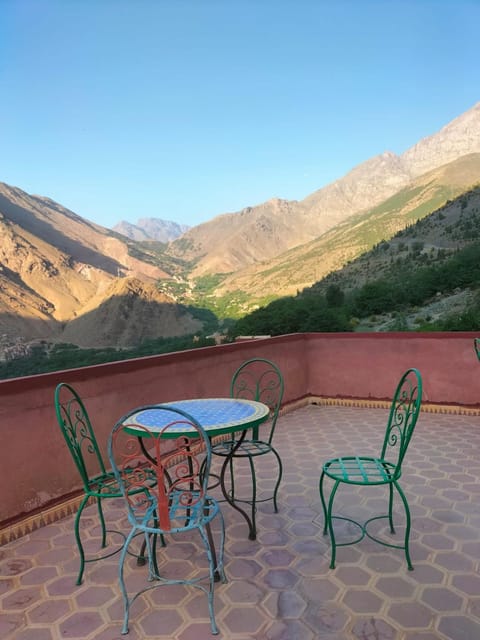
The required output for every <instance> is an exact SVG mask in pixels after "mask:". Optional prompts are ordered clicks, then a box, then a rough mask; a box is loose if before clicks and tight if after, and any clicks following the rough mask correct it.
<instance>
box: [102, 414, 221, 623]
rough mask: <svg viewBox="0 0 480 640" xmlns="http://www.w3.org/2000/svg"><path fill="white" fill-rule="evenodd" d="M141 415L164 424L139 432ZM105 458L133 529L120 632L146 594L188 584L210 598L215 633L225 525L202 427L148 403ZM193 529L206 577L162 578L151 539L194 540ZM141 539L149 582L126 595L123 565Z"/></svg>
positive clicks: (125, 422)
mask: <svg viewBox="0 0 480 640" xmlns="http://www.w3.org/2000/svg"><path fill="white" fill-rule="evenodd" d="M139 412H148V414H149V415H151V414H152V413H154V414H155V416H156V418H155V423H156V424H158V416H159V415H160V416H161V418H160V420H161V424H163V425H164V426H163V427H162V428H161V429H159V430H156V431H155V432H153V431H151V430H150V429H149V428H148V427H146V426H140V425H139V424H138V423H137V422H136V421H135V418H134V414H137V415H138V414H139ZM179 429H180V430H182V429H184V430H188V431H189V432H191V435H190V433H189V435H188V437H187V436H186V435H178V430H179ZM108 456H109V459H110V462H111V465H112V469H113V473H114V474H115V478H116V479H117V482H118V484H119V486H120V488H121V491H122V495H123V497H124V500H125V505H126V508H127V513H128V520H129V522H130V525H131V531H130V533H129V534H128V535H127V538H126V540H125V544H124V547H123V550H122V552H121V554H120V559H119V580H120V587H121V592H122V597H123V603H124V621H123V628H122V634H125V633H128V623H129V615H130V608H131V605H132V603H133V602H134V601H135V600H136V599H137V598H138V597H139V596H140V595H141V594H142V593H144V592H145V591H149V590H150V589H154V588H156V587H158V586H161V585H169V584H170V585H173V584H186V585H192V586H195V587H197V588H199V589H201V590H202V591H204V592H205V593H206V594H207V597H208V608H209V615H210V623H211V629H212V633H213V634H217V633H218V628H217V625H216V622H215V614H214V606H213V597H214V582H215V581H216V580H221V581H222V582H226V578H225V573H224V569H223V549H224V539H225V525H224V521H223V515H222V512H221V511H220V508H219V506H218V503H217V502H216V501H215V500H214V499H213V498H212V497H210V496H209V495H208V493H207V488H208V480H209V472H210V463H211V448H210V441H209V439H208V437H207V435H206V434H205V431H204V429H203V428H202V427H201V425H200V424H199V423H198V422H197V421H196V420H195V419H194V418H193V417H191V416H190V415H189V414H187V413H185V412H184V411H181V410H180V409H176V408H174V407H169V406H166V405H151V406H145V407H141V408H137V409H135V410H133V411H131V412H130V413H128V414H126V415H125V416H123V417H122V418H121V419H120V420H119V421H118V422H117V423H116V425H115V426H114V428H113V430H112V433H111V434H110V438H109V440H108ZM133 493H134V495H132V494H133ZM217 516H218V520H219V522H220V544H219V547H218V549H217V550H216V549H215V546H214V543H213V536H212V532H211V527H210V525H211V523H212V521H213V520H214V519H215V518H216V517H217ZM194 531H198V532H199V534H200V538H201V540H202V542H203V545H204V547H205V550H206V554H207V560H208V573H207V575H201V576H198V575H197V576H195V577H185V578H178V579H170V578H167V577H165V576H162V575H160V572H159V570H158V567H157V562H156V557H155V550H156V548H155V544H154V543H155V540H156V537H157V536H158V535H160V536H162V537H168V536H170V535H171V534H184V535H185V536H186V537H187V539H191V538H192V534H193V532H194ZM139 533H140V534H143V536H144V540H145V542H144V544H145V546H146V550H147V557H148V580H149V581H150V583H152V582H153V584H148V585H147V586H146V587H144V588H143V589H141V590H140V591H138V592H137V593H135V594H134V595H133V596H129V595H128V592H127V587H126V584H125V575H124V564H125V558H126V556H127V553H128V548H129V545H130V543H131V541H132V539H133V538H134V537H135V536H136V535H137V534H139ZM152 539H153V543H152ZM203 583H206V585H205V584H203Z"/></svg>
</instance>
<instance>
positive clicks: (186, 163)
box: [0, 0, 480, 227]
mask: <svg viewBox="0 0 480 640" xmlns="http://www.w3.org/2000/svg"><path fill="white" fill-rule="evenodd" d="M479 25H480V0H470V1H467V0H451V1H450V0H430V1H428V0H384V1H381V0H376V1H374V0H350V1H348V0H329V1H323V0H0V88H1V93H0V136H1V137H0V145H1V146H0V181H2V182H7V183H8V184H11V185H14V186H17V187H19V188H21V189H23V190H25V191H27V192H29V193H34V194H39V195H44V196H48V197H50V198H53V199H54V200H56V201H57V202H59V203H61V204H62V205H64V206H66V207H68V208H69V209H71V210H73V211H75V212H76V213H78V214H79V215H81V216H82V217H84V218H87V219H89V220H94V221H96V222H98V223H99V224H103V225H104V226H107V227H111V226H113V225H115V224H116V223H117V222H119V221H120V220H128V221H129V222H133V223H134V222H136V221H137V220H138V218H141V217H157V218H164V219H167V220H174V221H176V222H179V223H183V224H189V225H195V224H199V223H200V222H203V221H205V220H209V219H211V218H213V217H214V216H216V215H218V214H220V213H227V212H233V211H238V210H240V209H242V208H243V207H246V206H251V205H256V204H259V203H261V202H264V201H265V200H268V199H269V198H271V197H280V198H287V199H302V198H304V197H305V196H307V195H308V194H310V193H311V192H313V191H315V190H317V189H319V188H321V187H323V186H325V185H326V184H328V183H329V182H332V181H333V180H336V179H337V178H340V177H341V176H342V175H344V174H345V173H347V172H348V171H349V170H350V169H352V168H353V167H354V166H355V165H357V164H359V163H360V162H363V161H364V160H367V159H368V158H370V157H372V156H374V155H377V154H379V153H382V152H383V151H385V150H391V151H394V152H395V153H399V154H400V153H402V152H403V151H405V150H406V149H408V148H409V147H410V146H412V145H413V144H415V143H416V142H417V141H418V140H419V139H420V138H422V137H425V136H427V135H430V134H432V133H434V132H436V131H438V130H439V129H440V128H441V127H442V126H444V125H445V124H447V123H448V122H449V121H450V120H452V119H453V118H455V117H456V116H458V115H460V114H461V113H463V112H464V111H466V110H467V109H469V108H470V107H472V106H473V105H474V104H475V103H476V102H478V101H479V100H480V44H479V43H480V40H479V35H478V29H479Z"/></svg>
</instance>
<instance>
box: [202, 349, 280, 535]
mask: <svg viewBox="0 0 480 640" xmlns="http://www.w3.org/2000/svg"><path fill="white" fill-rule="evenodd" d="M283 392H284V381H283V376H282V373H281V372H280V369H279V368H278V366H277V365H276V364H274V363H273V362H271V361H270V360H267V359H266V358H252V359H251V360H247V361H246V362H244V363H243V364H242V365H241V366H240V367H239V368H238V369H237V370H236V371H235V373H234V374H233V377H232V381H231V384H230V395H231V397H232V398H244V399H248V400H256V401H258V402H263V403H264V404H266V405H267V406H268V407H269V408H270V423H269V424H270V427H269V429H268V431H267V432H265V431H264V433H263V434H262V435H263V437H262V438H260V437H259V427H255V428H254V429H252V430H251V431H250V432H249V434H248V435H245V433H243V434H242V435H240V436H237V437H236V438H230V439H227V440H223V441H220V442H217V443H215V444H214V445H213V446H212V453H213V454H214V455H215V456H221V457H223V458H224V459H225V463H224V464H228V465H229V469H230V473H229V476H230V498H231V504H232V506H233V507H235V508H236V509H237V510H238V511H240V512H241V513H242V514H243V515H244V517H245V519H246V520H247V522H248V523H249V528H250V531H249V538H250V540H255V538H256V535H257V530H256V522H255V513H256V510H257V503H258V502H265V501H268V500H272V501H273V506H274V509H275V513H277V512H278V505H277V494H278V489H279V487H280V482H281V479H282V472H283V467H282V460H281V458H280V455H279V454H278V452H277V451H276V449H275V448H274V446H273V444H272V441H273V436H274V433H275V427H276V424H277V418H278V414H279V411H280V406H281V403H282V399H283ZM262 428H263V429H265V426H264V425H262ZM269 453H271V454H273V456H274V457H275V459H276V461H277V464H278V474H277V477H276V480H275V486H274V490H273V494H272V495H271V496H269V497H267V498H262V499H258V498H257V477H256V473H255V460H256V459H257V458H258V457H260V456H264V455H266V454H269ZM239 458H243V459H247V460H248V462H249V466H250V473H251V478H252V496H251V498H249V499H243V498H239V497H238V496H236V495H235V474H234V461H235V459H239ZM224 475H225V474H224V473H222V474H221V477H224ZM239 502H240V503H241V502H243V503H247V504H249V505H250V506H251V510H250V513H251V515H250V517H249V516H248V515H247V513H246V512H245V511H244V510H243V509H241V508H240V507H239V505H238V503H239Z"/></svg>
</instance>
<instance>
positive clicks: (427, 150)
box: [168, 103, 480, 276]
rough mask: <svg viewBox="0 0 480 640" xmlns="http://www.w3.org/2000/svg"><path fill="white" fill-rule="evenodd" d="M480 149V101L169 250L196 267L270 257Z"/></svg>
mask: <svg viewBox="0 0 480 640" xmlns="http://www.w3.org/2000/svg"><path fill="white" fill-rule="evenodd" d="M471 153H480V103H477V104H476V105H475V106H474V107H472V109H470V110H469V111H467V112H465V113H464V114H462V115H461V116H459V117H458V118H456V119H455V120H453V121H452V122H451V123H449V124H447V125H446V126H445V127H443V128H442V129H441V130H440V131H439V132H437V133H435V134H433V135H431V136H429V137H427V138H424V139H423V140H421V141H419V142H418V143H417V144H416V145H415V146H414V147H412V148H411V149H409V150H407V151H406V152H405V153H403V154H402V155H400V156H397V155H395V154H394V153H392V152H388V151H387V152H385V153H383V154H381V155H379V156H376V157H374V158H371V159H369V160H367V161H366V162H364V163H362V164H360V165H358V166H357V167H355V168H354V169H353V170H352V171H350V172H349V173H348V174H347V175H346V176H344V177H343V178H340V179H339V180H337V181H335V182H333V183H332V184H329V185H327V186H326V187H324V188H322V189H319V190H318V191H316V192H314V193H312V194H311V195H309V196H308V197H307V198H305V199H304V200H302V201H286V200H278V199H273V200H270V201H268V202H265V203H263V204H260V205H258V206H255V207H248V208H246V209H244V210H242V211H240V212H238V213H231V214H224V215H222V216H218V217H216V218H213V219H212V220H210V221H209V222H206V223H204V224H202V225H199V226H197V227H194V228H192V229H190V230H189V231H188V232H187V233H185V234H184V235H183V236H182V237H181V238H179V239H178V240H176V241H174V242H173V243H172V244H171V245H170V247H169V249H168V252H169V253H170V254H171V255H174V256H177V257H181V258H183V259H186V260H190V261H193V262H194V269H193V272H192V275H194V276H198V275H204V274H212V273H229V272H232V271H239V270H241V269H243V268H244V267H247V266H249V265H254V264H258V263H261V262H262V261H265V260H270V259H272V258H275V257H277V256H279V255H280V254H282V253H284V252H285V251H288V250H289V249H292V248H294V247H296V246H299V245H301V244H304V243H306V242H309V241H311V240H314V239H315V238H317V237H319V236H320V235H322V234H324V233H325V232H327V231H328V230H329V229H332V228H333V227H335V226H337V225H339V224H341V223H343V222H344V221H345V220H347V219H348V218H349V217H351V216H353V215H355V214H358V213H361V212H362V211H366V210H367V209H371V208H372V207H375V206H376V205H379V204H380V203H381V202H383V201H384V200H386V199H387V198H389V197H391V196H393V195H394V194H395V193H397V192H398V191H399V190H400V189H402V188H405V187H407V186H408V185H409V184H411V183H412V182H413V181H414V180H415V179H416V178H417V177H419V176H421V175H422V174H424V173H426V172H428V171H431V170H433V169H435V168H438V167H441V166H442V165H444V164H446V163H449V162H452V161H454V160H456V159H458V158H460V157H462V156H465V155H467V154H471Z"/></svg>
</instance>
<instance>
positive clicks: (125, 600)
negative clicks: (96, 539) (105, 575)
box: [118, 528, 150, 635]
mask: <svg viewBox="0 0 480 640" xmlns="http://www.w3.org/2000/svg"><path fill="white" fill-rule="evenodd" d="M134 535H135V528H133V529H132V530H131V531H130V533H129V534H128V536H127V539H126V540H125V543H124V545H123V548H122V551H121V553H120V558H119V561H118V578H119V582H120V590H121V592H122V598H123V607H124V616H123V627H122V631H121V633H122V635H125V634H126V633H128V620H129V616H130V604H131V601H130V600H129V598H128V593H127V587H126V586H125V577H124V565H125V558H126V556H127V552H128V547H129V545H130V542H131V541H132V538H133V536H134ZM147 549H148V553H149V556H150V545H149V544H147Z"/></svg>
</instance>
